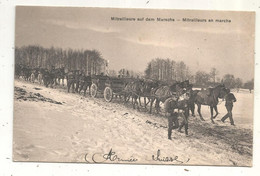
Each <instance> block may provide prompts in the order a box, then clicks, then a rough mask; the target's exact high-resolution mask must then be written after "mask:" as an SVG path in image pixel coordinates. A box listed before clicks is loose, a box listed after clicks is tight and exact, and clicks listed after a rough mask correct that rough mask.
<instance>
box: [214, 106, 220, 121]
mask: <svg viewBox="0 0 260 176" xmlns="http://www.w3.org/2000/svg"><path fill="white" fill-rule="evenodd" d="M213 108H214V110H215V112H216V115H214V117H213V119H215V118H216V117H217V116H218V114H219V113H218V107H217V105H215V106H213Z"/></svg>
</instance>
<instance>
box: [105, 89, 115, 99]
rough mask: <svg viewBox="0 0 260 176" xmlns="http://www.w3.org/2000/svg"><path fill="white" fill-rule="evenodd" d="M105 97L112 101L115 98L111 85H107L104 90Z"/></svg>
mask: <svg viewBox="0 0 260 176" xmlns="http://www.w3.org/2000/svg"><path fill="white" fill-rule="evenodd" d="M104 98H105V100H106V101H107V102H111V101H112V99H113V90H112V89H111V88H110V87H106V88H105V90H104Z"/></svg>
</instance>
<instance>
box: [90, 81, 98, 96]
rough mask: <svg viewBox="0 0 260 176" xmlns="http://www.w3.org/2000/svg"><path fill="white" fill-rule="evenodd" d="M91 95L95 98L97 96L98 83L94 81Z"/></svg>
mask: <svg viewBox="0 0 260 176" xmlns="http://www.w3.org/2000/svg"><path fill="white" fill-rule="evenodd" d="M90 95H91V97H93V98H95V97H96V96H97V85H96V84H94V83H93V84H92V85H91V87H90Z"/></svg>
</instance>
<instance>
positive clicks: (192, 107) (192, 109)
mask: <svg viewBox="0 0 260 176" xmlns="http://www.w3.org/2000/svg"><path fill="white" fill-rule="evenodd" d="M190 110H191V115H192V117H195V113H194V110H195V104H194V103H191V104H190Z"/></svg>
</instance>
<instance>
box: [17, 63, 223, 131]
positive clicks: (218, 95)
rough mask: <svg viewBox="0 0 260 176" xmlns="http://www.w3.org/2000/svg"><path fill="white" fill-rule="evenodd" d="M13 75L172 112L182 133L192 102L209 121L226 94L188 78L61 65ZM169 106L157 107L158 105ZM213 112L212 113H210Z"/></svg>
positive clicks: (22, 68)
mask: <svg viewBox="0 0 260 176" xmlns="http://www.w3.org/2000/svg"><path fill="white" fill-rule="evenodd" d="M15 75H16V78H19V79H21V78H22V79H24V80H26V81H30V82H32V83H36V82H37V83H39V84H43V85H44V86H46V87H51V88H53V87H55V86H56V87H57V86H58V85H60V87H65V83H64V82H65V81H64V80H66V82H67V83H66V86H67V92H68V93H69V92H73V93H75V92H76V93H79V94H81V92H82V91H83V92H84V96H86V92H87V91H88V93H89V95H90V96H91V97H93V98H97V97H103V98H104V100H105V101H106V102H111V101H113V100H114V99H118V100H120V101H122V102H123V103H125V104H131V106H132V107H133V108H134V109H138V110H140V108H143V109H145V110H146V111H147V112H148V113H150V114H164V115H165V116H167V117H169V116H171V115H172V114H175V115H177V116H178V117H179V118H180V119H182V122H181V125H179V126H178V127H177V128H178V131H179V132H181V129H182V128H183V127H185V134H186V135H188V117H189V115H190V112H191V115H192V116H194V117H195V112H194V111H195V104H196V105H197V107H198V108H197V112H198V114H199V117H200V119H201V120H202V121H204V118H203V117H202V114H201V105H207V106H209V107H210V112H211V118H210V119H211V122H212V123H215V122H214V119H215V118H216V116H217V115H218V109H217V105H218V104H219V102H220V101H221V99H223V98H224V96H225V95H226V94H227V88H225V85H223V84H218V85H216V86H215V87H213V88H209V89H200V90H199V89H194V88H193V85H192V84H191V83H190V82H189V80H185V81H180V82H179V81H175V82H174V83H167V82H162V81H159V80H152V79H143V78H129V77H122V76H121V77H120V76H118V77H111V76H107V75H104V74H100V75H91V74H90V73H88V74H85V72H84V71H80V70H73V71H68V72H67V73H65V69H64V68H58V69H55V68H52V69H50V70H48V69H43V68H37V69H33V68H29V67H26V66H20V65H17V66H16V68H15ZM162 103H164V106H167V107H170V108H167V109H164V112H162V110H161V107H160V106H161V104H162ZM214 111H215V115H214Z"/></svg>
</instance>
